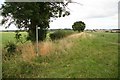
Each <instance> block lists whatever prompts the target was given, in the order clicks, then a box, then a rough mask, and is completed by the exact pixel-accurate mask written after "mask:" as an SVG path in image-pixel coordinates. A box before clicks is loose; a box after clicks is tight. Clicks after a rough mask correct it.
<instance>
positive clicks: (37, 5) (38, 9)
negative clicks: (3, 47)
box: [1, 2, 70, 41]
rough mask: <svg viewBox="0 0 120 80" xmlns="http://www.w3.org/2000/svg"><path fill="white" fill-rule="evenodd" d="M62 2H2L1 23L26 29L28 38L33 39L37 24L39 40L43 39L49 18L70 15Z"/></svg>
mask: <svg viewBox="0 0 120 80" xmlns="http://www.w3.org/2000/svg"><path fill="white" fill-rule="evenodd" d="M66 6H67V5H66V4H65V3H64V2H32V3H31V2H29V3H27V2H5V3H4V4H2V7H1V10H2V13H1V15H2V16H3V19H2V21H1V24H4V25H5V26H6V28H7V27H9V26H10V25H11V24H12V23H13V24H15V26H17V27H18V28H26V29H28V33H29V38H28V39H30V40H32V41H35V37H36V36H35V34H36V31H35V30H36V26H39V27H40V29H39V30H38V33H39V35H38V36H39V37H38V39H39V40H44V39H45V37H46V32H47V29H48V28H49V23H50V21H51V18H58V17H65V16H68V15H70V12H69V11H67V10H66Z"/></svg>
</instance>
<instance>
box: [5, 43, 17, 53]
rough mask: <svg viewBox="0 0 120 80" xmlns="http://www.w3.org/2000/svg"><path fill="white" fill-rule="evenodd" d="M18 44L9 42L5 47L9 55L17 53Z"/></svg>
mask: <svg viewBox="0 0 120 80" xmlns="http://www.w3.org/2000/svg"><path fill="white" fill-rule="evenodd" d="M16 47H17V46H16V44H15V43H14V42H8V43H7V44H6V46H5V47H4V48H5V49H6V50H7V52H8V53H9V54H12V53H14V52H15V51H16Z"/></svg>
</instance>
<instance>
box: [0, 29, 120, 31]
mask: <svg viewBox="0 0 120 80" xmlns="http://www.w3.org/2000/svg"><path fill="white" fill-rule="evenodd" d="M56 30H72V29H70V28H65V29H48V31H56ZM16 31H20V32H26V30H0V32H16ZM85 31H93V32H99V31H103V32H104V31H105V32H120V29H86V30H85Z"/></svg>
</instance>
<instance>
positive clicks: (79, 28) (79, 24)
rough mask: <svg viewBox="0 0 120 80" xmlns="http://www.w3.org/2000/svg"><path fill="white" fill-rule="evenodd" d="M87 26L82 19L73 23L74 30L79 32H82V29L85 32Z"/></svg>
mask: <svg viewBox="0 0 120 80" xmlns="http://www.w3.org/2000/svg"><path fill="white" fill-rule="evenodd" d="M85 27H86V25H85V23H84V22H82V21H77V22H75V23H74V24H73V25H72V28H73V30H74V31H79V32H81V31H82V32H83V31H84V29H85Z"/></svg>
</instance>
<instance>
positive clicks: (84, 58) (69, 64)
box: [3, 33, 120, 78]
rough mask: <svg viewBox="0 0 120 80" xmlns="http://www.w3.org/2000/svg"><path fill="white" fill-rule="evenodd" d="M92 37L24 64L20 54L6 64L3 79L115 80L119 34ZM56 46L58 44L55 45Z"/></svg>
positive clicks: (94, 35)
mask: <svg viewBox="0 0 120 80" xmlns="http://www.w3.org/2000/svg"><path fill="white" fill-rule="evenodd" d="M91 34H92V35H93V37H90V36H86V38H81V37H80V38H76V39H71V40H70V41H71V42H73V43H74V45H73V46H72V47H71V48H70V49H64V47H63V50H62V51H59V52H58V51H55V52H53V53H52V54H50V55H48V56H39V57H36V58H35V59H33V60H32V61H30V62H25V61H23V60H22V58H21V57H20V54H19V55H15V56H13V57H11V58H10V59H9V60H8V59H6V60H4V61H3V77H4V78H7V77H17V78H116V77H118V46H120V44H118V34H117V33H91ZM56 44H57V43H56Z"/></svg>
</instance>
